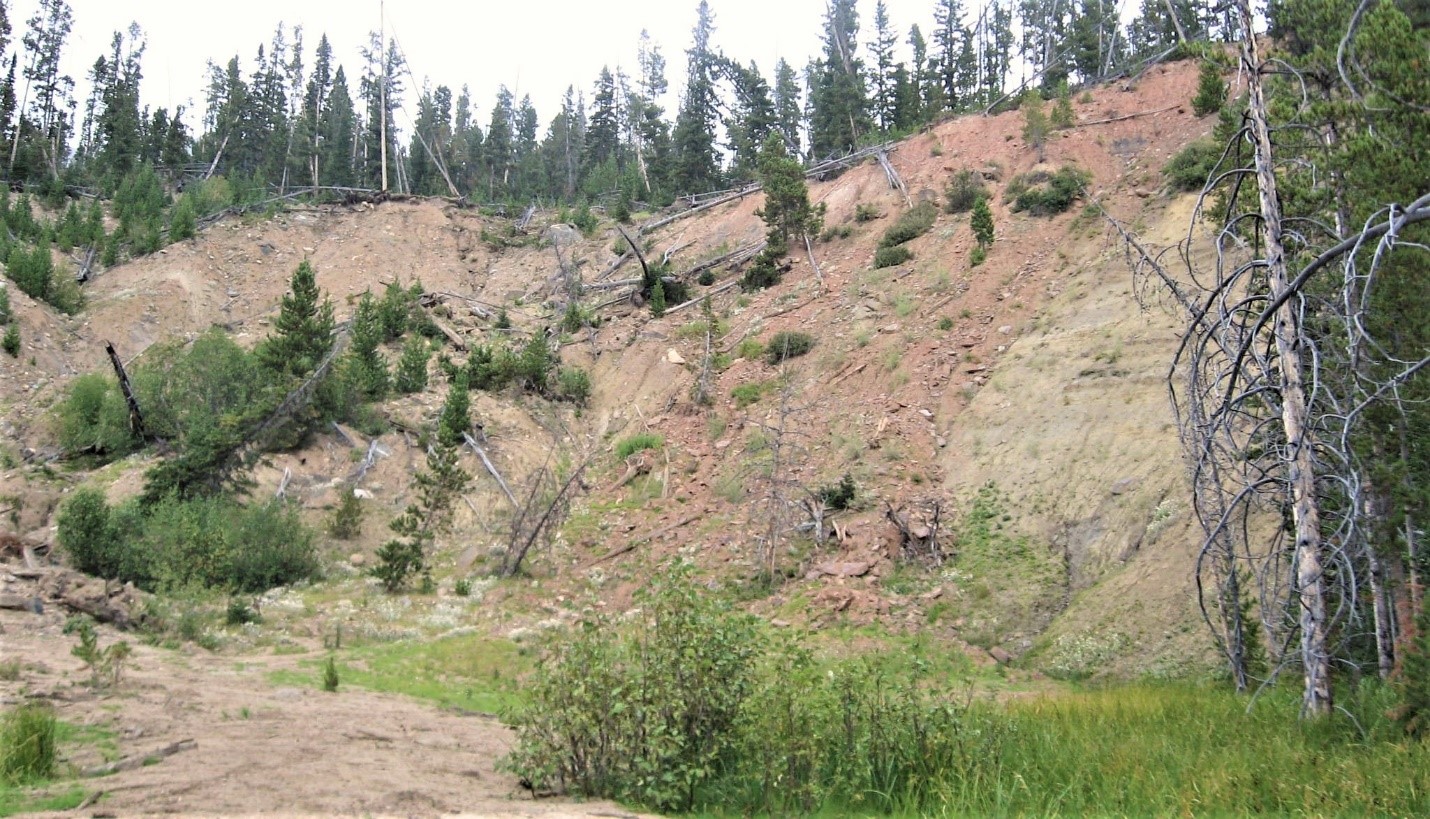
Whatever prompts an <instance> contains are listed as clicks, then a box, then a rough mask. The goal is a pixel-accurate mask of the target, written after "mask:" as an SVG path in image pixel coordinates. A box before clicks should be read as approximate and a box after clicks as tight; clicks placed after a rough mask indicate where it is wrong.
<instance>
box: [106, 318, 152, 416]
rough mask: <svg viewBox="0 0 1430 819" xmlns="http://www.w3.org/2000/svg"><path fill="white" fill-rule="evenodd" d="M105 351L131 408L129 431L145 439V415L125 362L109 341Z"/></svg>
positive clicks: (125, 399) (125, 401)
mask: <svg viewBox="0 0 1430 819" xmlns="http://www.w3.org/2000/svg"><path fill="white" fill-rule="evenodd" d="M104 351H105V352H106V353H108V354H109V363H110V364H112V365H114V374H115V375H116V376H118V378H119V390H120V392H122V393H123V394H124V403H125V404H126V405H128V407H129V429H130V431H132V432H133V433H134V434H135V435H136V436H137V437H139V438H143V437H144V413H142V412H140V410H139V399H138V398H136V397H135V395H134V388H133V387H131V386H130V385H129V374H128V373H126V372H125V371H124V362H123V361H120V360H119V353H117V352H115V350H114V345H113V344H112V343H110V342H108V341H106V342H104Z"/></svg>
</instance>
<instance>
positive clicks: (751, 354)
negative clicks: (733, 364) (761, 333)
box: [735, 338, 765, 361]
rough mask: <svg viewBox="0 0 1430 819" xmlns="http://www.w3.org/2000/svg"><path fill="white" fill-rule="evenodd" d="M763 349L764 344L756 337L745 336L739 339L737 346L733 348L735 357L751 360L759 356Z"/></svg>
mask: <svg viewBox="0 0 1430 819" xmlns="http://www.w3.org/2000/svg"><path fill="white" fill-rule="evenodd" d="M764 351H765V345H763V344H761V343H760V340H759V339H757V338H745V339H741V340H740V344H739V346H737V347H736V348H735V357H736V358H743V359H746V360H749V361H753V360H755V359H757V358H759V357H760V355H761V354H762V353H764Z"/></svg>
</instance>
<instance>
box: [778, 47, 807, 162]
mask: <svg viewBox="0 0 1430 819" xmlns="http://www.w3.org/2000/svg"><path fill="white" fill-rule="evenodd" d="M803 119H804V115H803V113H802V112H801V106H800V88H799V74H798V73H796V72H795V70H794V67H793V66H791V65H790V64H789V63H787V62H785V61H784V60H783V59H781V60H780V61H779V62H778V63H775V128H777V129H778V130H779V132H780V135H781V136H783V137H784V139H785V144H786V145H787V146H788V147H789V152H790V154H791V155H793V156H799V155H800V154H801V153H802V151H801V149H800V133H799V132H800V123H801V122H802V121H803Z"/></svg>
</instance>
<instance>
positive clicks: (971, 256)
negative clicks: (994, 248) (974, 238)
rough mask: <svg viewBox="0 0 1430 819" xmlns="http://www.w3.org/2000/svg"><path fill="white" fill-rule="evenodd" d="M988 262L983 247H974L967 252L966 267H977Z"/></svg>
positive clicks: (986, 252)
mask: <svg viewBox="0 0 1430 819" xmlns="http://www.w3.org/2000/svg"><path fill="white" fill-rule="evenodd" d="M986 261H988V250H987V248H985V247H984V246H983V245H974V246H973V250H971V251H969V252H968V266H969V267H978V266H979V265H981V264H983V263H984V262H986Z"/></svg>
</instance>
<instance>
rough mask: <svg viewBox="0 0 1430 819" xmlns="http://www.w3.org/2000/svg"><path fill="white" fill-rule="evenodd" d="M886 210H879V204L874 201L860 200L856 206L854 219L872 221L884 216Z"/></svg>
mask: <svg viewBox="0 0 1430 819" xmlns="http://www.w3.org/2000/svg"><path fill="white" fill-rule="evenodd" d="M883 215H884V212H883V211H881V210H879V206H878V205H875V204H873V203H872V202H860V203H859V204H857V205H855V206H854V221H856V222H861V223H862V222H872V221H874V220H875V219H878V218H879V217H880V216H883Z"/></svg>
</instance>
